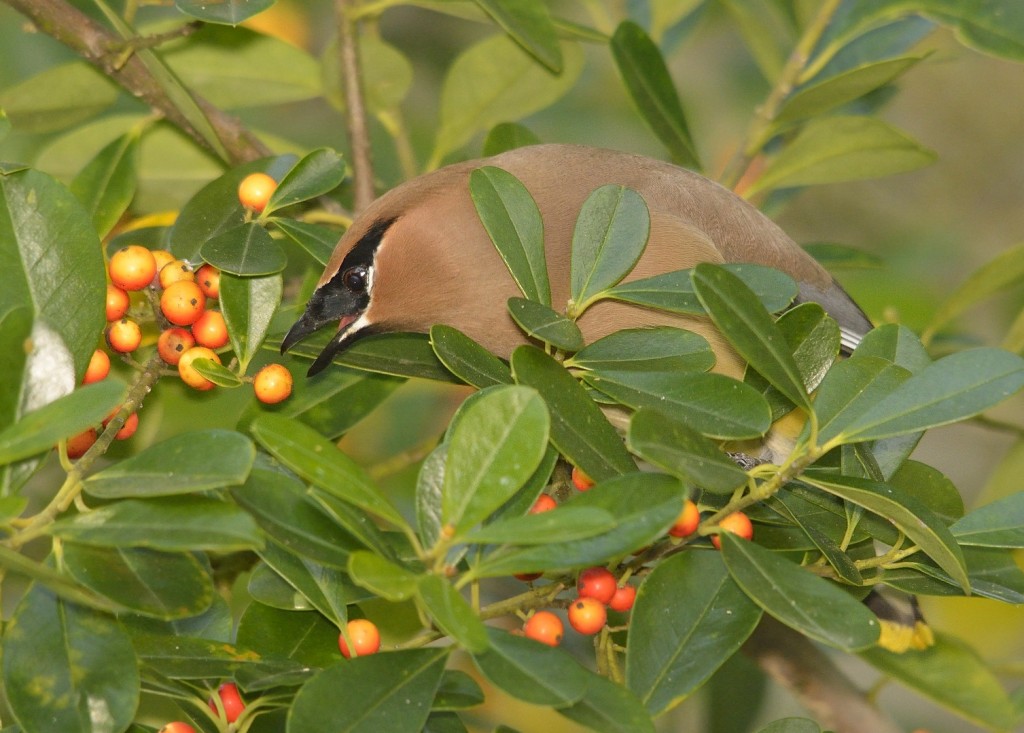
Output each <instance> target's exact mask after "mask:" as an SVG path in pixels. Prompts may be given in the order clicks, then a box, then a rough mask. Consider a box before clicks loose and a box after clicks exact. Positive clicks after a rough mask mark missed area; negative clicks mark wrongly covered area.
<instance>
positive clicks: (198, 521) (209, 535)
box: [50, 496, 263, 552]
mask: <svg viewBox="0 0 1024 733" xmlns="http://www.w3.org/2000/svg"><path fill="white" fill-rule="evenodd" d="M50 532H51V533H52V534H53V535H54V536H56V537H61V538H63V539H67V540H72V541H75V542H80V543H84V544H90V545H100V546H106V547H148V548H151V549H154V550H164V551H170V552H174V551H180V552H189V551H194V550H212V551H217V552H235V551H239V550H251V549H255V548H258V547H260V546H262V545H263V538H262V536H261V535H260V531H259V528H258V527H257V526H256V523H255V522H254V521H253V519H252V517H250V516H249V515H248V514H246V513H245V512H243V511H242V510H241V509H239V508H238V507H236V506H234V505H232V504H227V503H225V502H223V501H218V500H216V499H208V498H206V497H202V496H175V497H166V498H160V499H146V500H138V499H127V500H125V501H119V502H116V503H113V504H107V505H105V506H100V507H97V508H96V509H93V510H92V511H89V512H85V513H82V514H78V515H75V516H73V517H65V518H63V519H59V520H58V521H57V522H55V523H54V524H53V525H52V527H51V529H50Z"/></svg>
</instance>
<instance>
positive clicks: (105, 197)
mask: <svg viewBox="0 0 1024 733" xmlns="http://www.w3.org/2000/svg"><path fill="white" fill-rule="evenodd" d="M138 150H139V136H138V133H137V132H130V133H128V134H127V135H123V136H121V137H119V138H117V139H116V140H114V142H112V143H110V144H109V145H107V146H106V147H104V148H103V149H102V150H101V151H100V152H99V153H97V154H96V157H95V158H93V159H92V160H91V161H89V164H88V165H87V166H85V168H83V169H82V171H81V172H80V173H79V174H78V175H77V176H75V179H74V180H73V181H71V185H70V186H69V188H70V189H71V193H73V194H74V195H75V196H77V197H78V200H79V201H81V202H82V205H83V206H85V209H86V211H88V212H89V213H90V214H91V215H92V222H93V226H94V227H95V229H96V233H97V234H98V235H99V236H101V237H105V236H106V235H107V234H109V233H110V230H111V229H113V228H114V225H115V224H117V222H118V220H119V219H120V218H121V216H122V215H123V214H124V212H125V211H127V209H128V205H129V204H131V202H132V198H133V197H134V196H135V177H136V171H135V165H136V156H137V155H138Z"/></svg>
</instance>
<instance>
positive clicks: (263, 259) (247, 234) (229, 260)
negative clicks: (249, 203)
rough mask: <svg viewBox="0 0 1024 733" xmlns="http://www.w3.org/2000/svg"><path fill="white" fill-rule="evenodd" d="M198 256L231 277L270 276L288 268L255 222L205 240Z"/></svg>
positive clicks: (277, 250)
mask: <svg viewBox="0 0 1024 733" xmlns="http://www.w3.org/2000/svg"><path fill="white" fill-rule="evenodd" d="M199 255H200V257H202V258H203V259H204V260H206V261H207V262H209V263H210V264H211V265H213V266H214V267H216V268H217V269H219V270H223V271H224V272H228V273H231V274H233V275H246V276H252V275H272V274H274V273H276V272H280V271H281V270H283V269H284V268H285V265H287V264H288V258H287V257H286V256H285V253H284V251H283V250H282V249H281V246H280V245H279V244H278V243H277V242H275V241H274V238H273V237H271V236H270V234H268V233H267V230H266V229H264V228H263V227H262V226H260V225H259V224H258V223H256V222H254V221H250V222H247V223H245V224H242V225H240V226H237V227H234V228H233V229H228V230H227V231H225V232H222V233H220V234H217V235H215V236H213V237H211V238H210V239H207V240H206V241H205V242H204V243H203V246H202V247H200V248H199Z"/></svg>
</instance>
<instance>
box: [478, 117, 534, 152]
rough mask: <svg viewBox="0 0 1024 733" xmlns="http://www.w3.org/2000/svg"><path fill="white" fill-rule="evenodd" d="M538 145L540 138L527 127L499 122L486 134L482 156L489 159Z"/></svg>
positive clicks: (514, 123)
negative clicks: (510, 151) (517, 149)
mask: <svg viewBox="0 0 1024 733" xmlns="http://www.w3.org/2000/svg"><path fill="white" fill-rule="evenodd" d="M539 143H540V138H539V137H537V135H536V134H534V133H533V132H532V131H531V130H530V129H529V128H528V127H525V126H524V125H520V124H519V123H517V122H501V123H499V124H497V125H495V126H494V127H492V128H491V131H490V132H488V133H487V137H486V138H485V139H484V146H483V154H484V156H485V157H490V156H492V155H498V154H499V153H504V152H507V151H509V150H515V149H516V148H525V147H526V146H527V145H538V144H539Z"/></svg>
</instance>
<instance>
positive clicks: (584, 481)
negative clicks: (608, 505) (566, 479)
mask: <svg viewBox="0 0 1024 733" xmlns="http://www.w3.org/2000/svg"><path fill="white" fill-rule="evenodd" d="M572 485H573V486H575V487H576V488H577V489H578V490H580V491H586V490H587V489H589V488H591V487H592V486H593V485H594V479H592V478H590V476H588V475H587V474H585V473H583V469H581V468H580V467H579V466H573V467H572Z"/></svg>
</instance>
